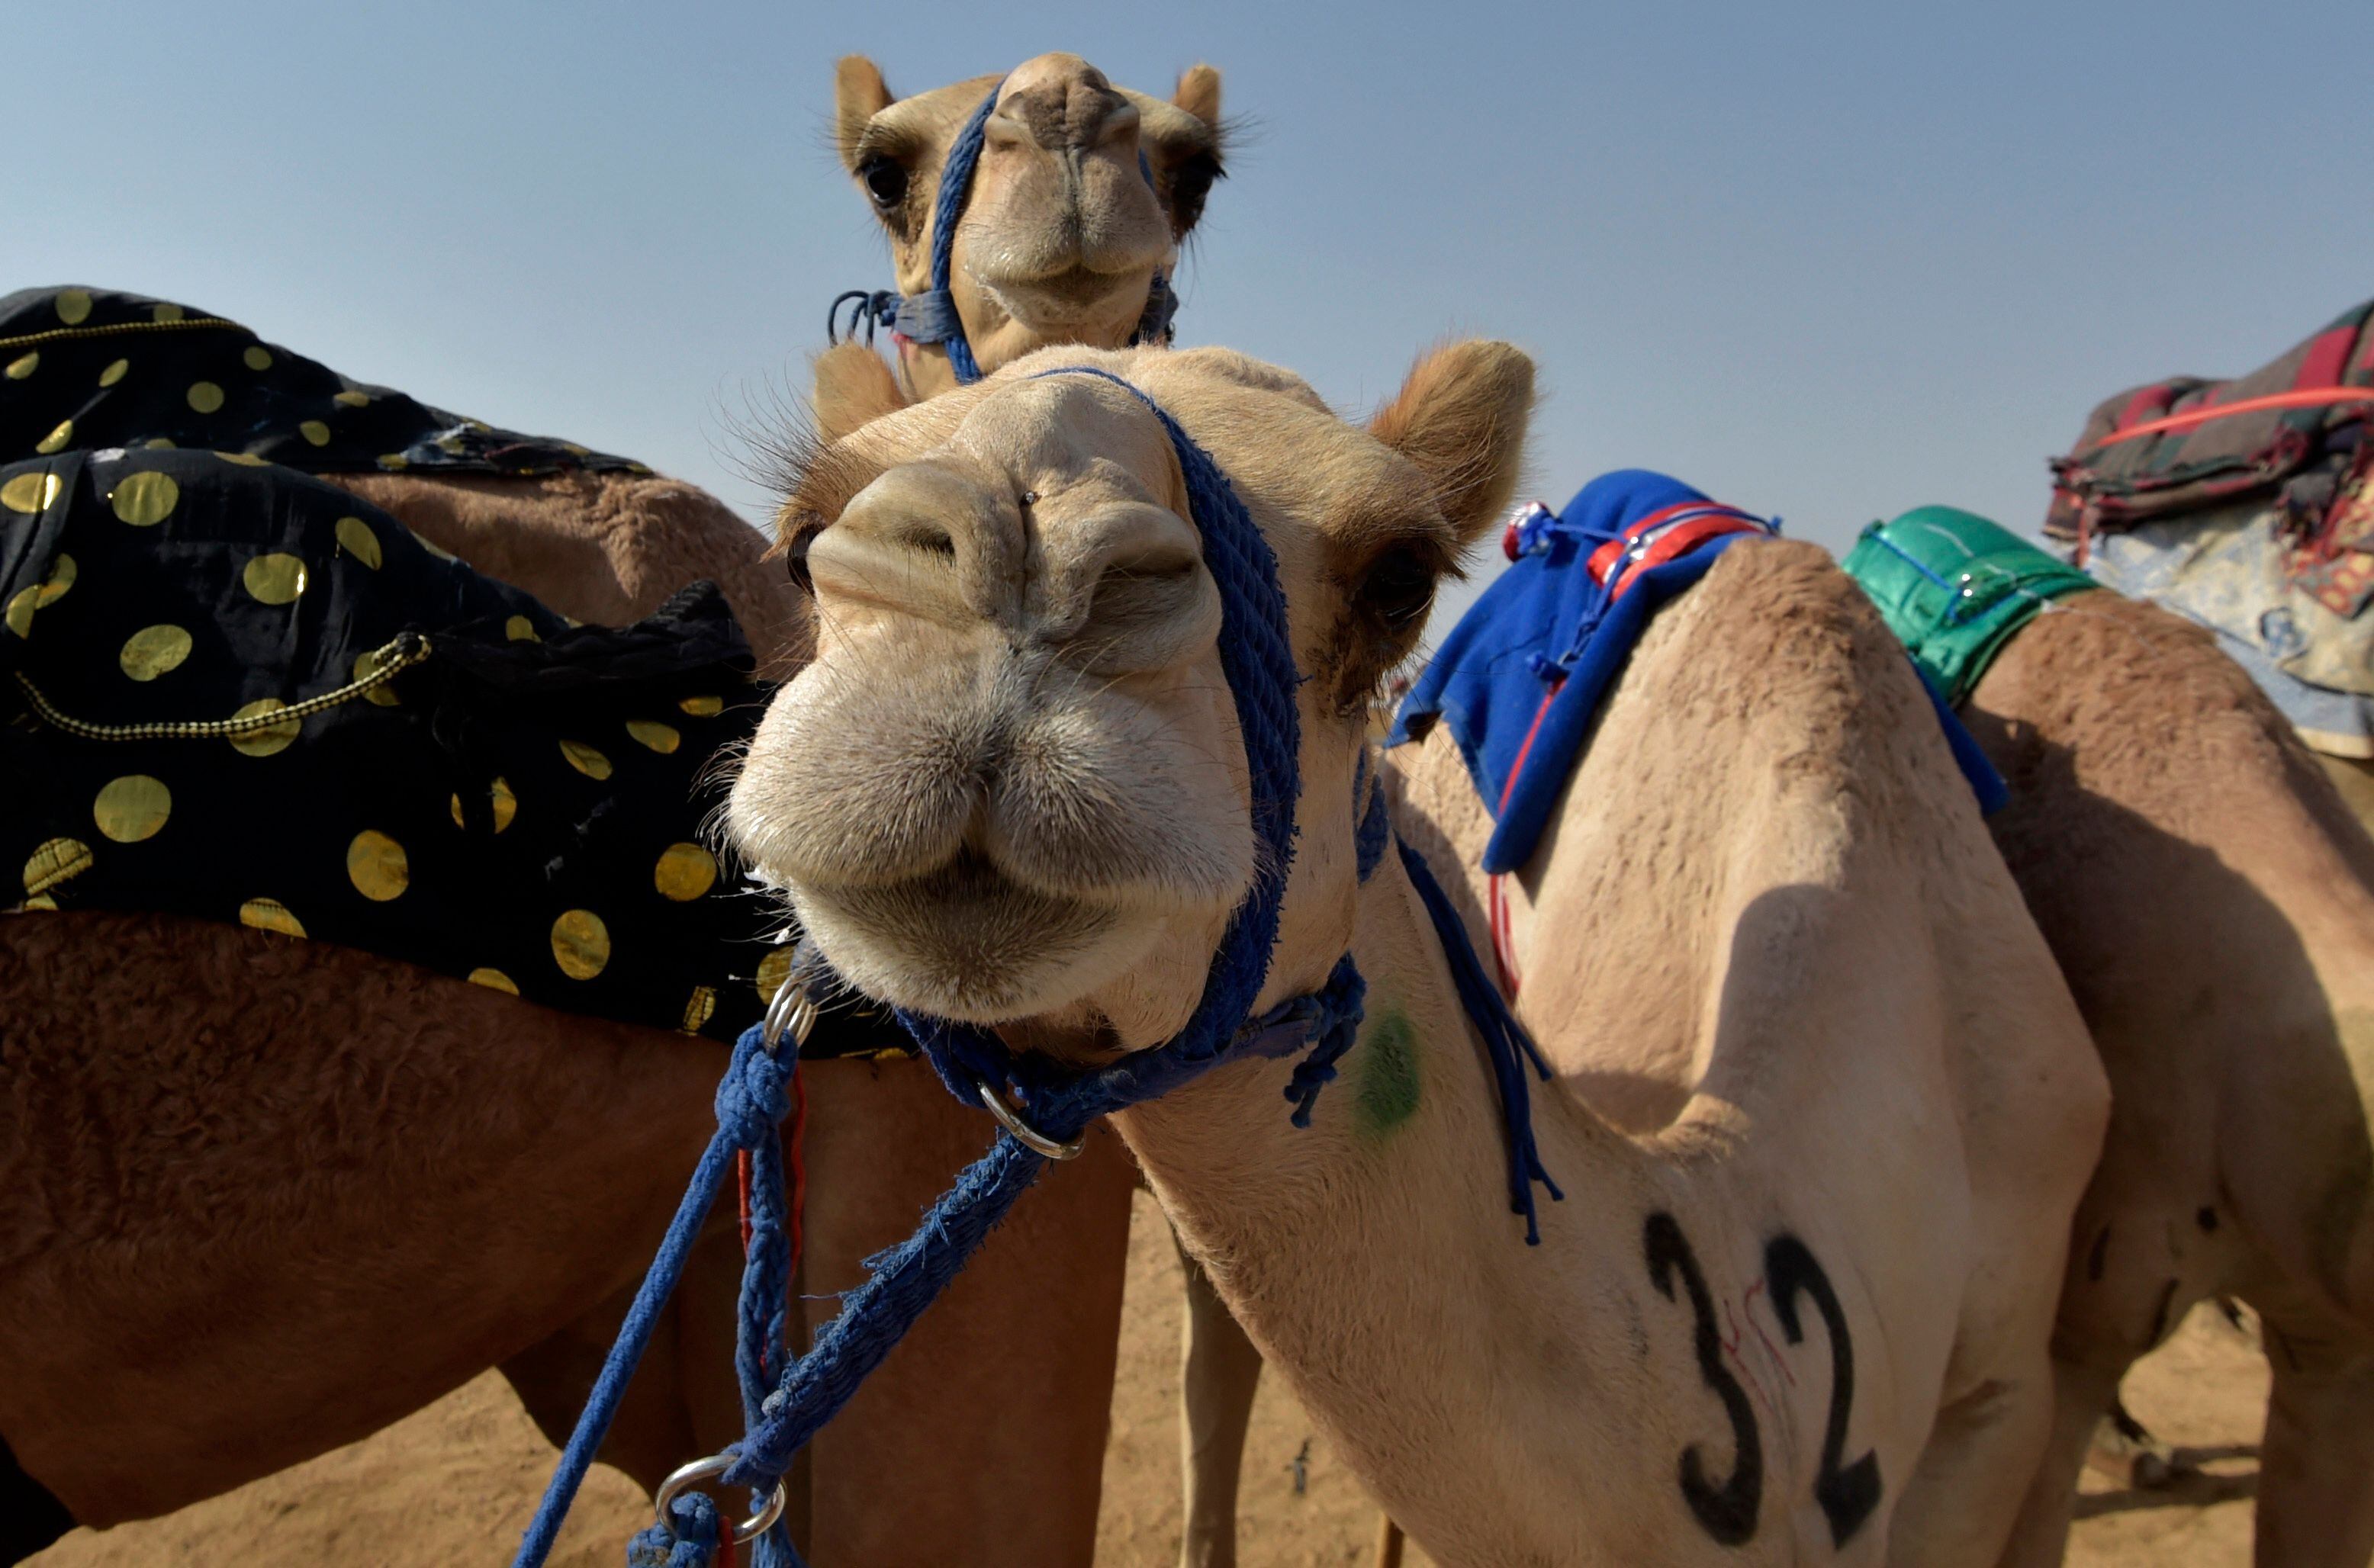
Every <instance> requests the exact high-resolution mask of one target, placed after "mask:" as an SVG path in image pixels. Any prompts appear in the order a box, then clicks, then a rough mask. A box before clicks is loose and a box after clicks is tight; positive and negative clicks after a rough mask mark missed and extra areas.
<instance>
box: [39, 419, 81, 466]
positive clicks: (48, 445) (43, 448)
mask: <svg viewBox="0 0 2374 1568" xmlns="http://www.w3.org/2000/svg"><path fill="white" fill-rule="evenodd" d="M73 439H74V421H73V420H71V419H61V420H59V421H58V427H57V428H56V429H54V430H53V431H51V432H50V433H49V434H48V435H46V436H43V437H42V438H41V439H40V440H38V441H35V442H34V443H33V450H34V451H37V452H39V453H41V455H42V456H43V457H47V456H49V455H50V454H51V453H52V452H56V451H65V450H66V443H67V442H68V441H71V440H73Z"/></svg>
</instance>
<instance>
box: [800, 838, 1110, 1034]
mask: <svg viewBox="0 0 2374 1568" xmlns="http://www.w3.org/2000/svg"><path fill="white" fill-rule="evenodd" d="M798 903H799V906H800V912H801V915H802V917H803V919H804V922H805V924H806V925H807V926H808V928H809V929H810V930H811V931H813V932H814V933H815V934H816V935H817V937H818V938H819V940H821V941H822V942H824V943H825V947H826V952H827V956H829V957H832V958H833V959H834V961H835V963H836V965H838V966H840V967H842V968H843V970H844V972H847V973H850V977H851V978H852V979H855V980H858V981H859V983H860V986H861V989H875V990H876V994H886V995H887V993H886V992H883V991H881V990H878V989H876V988H874V987H868V986H865V985H864V977H866V976H869V975H874V974H875V973H876V965H871V964H867V963H865V962H864V956H865V954H868V953H869V952H872V951H887V952H891V953H896V954H898V959H897V962H896V964H895V965H881V966H880V968H879V977H881V978H884V979H891V978H894V977H895V978H896V980H897V981H898V984H897V989H898V991H899V992H900V993H903V994H899V995H887V1000H894V1001H897V1002H899V1004H900V1005H902V1006H908V1007H914V1008H918V1009H921V1010H923V1011H926V1012H938V1013H942V1014H944V1015H946V1016H950V1017H966V1018H974V1019H980V1020H984V1021H985V1020H989V1019H993V1018H995V1017H997V1016H999V1015H1001V1014H1004V1013H1006V1012H1008V1010H1009V1008H1010V1006H1011V1004H1012V1002H1013V1000H1015V999H1016V998H1017V997H1021V996H1027V995H1029V994H1032V993H1033V992H1034V991H1037V990H1040V989H1043V988H1044V987H1045V985H1046V984H1047V979H1048V977H1049V975H1050V973H1051V972H1053V971H1062V970H1064V969H1066V968H1068V967H1070V966H1072V965H1075V964H1076V963H1077V962H1078V961H1079V960H1080V959H1081V958H1082V957H1083V956H1084V955H1086V954H1089V953H1091V952H1092V951H1093V950H1095V949H1096V948H1097V947H1098V946H1099V943H1100V942H1102V941H1104V940H1105V939H1106V938H1107V937H1109V936H1110V935H1111V932H1112V928H1113V924H1114V921H1115V919H1117V916H1116V915H1115V914H1114V913H1113V912H1112V911H1110V910H1106V909H1101V908H1099V907H1096V906H1094V905H1091V904H1088V903H1087V902H1085V901H1083V900H1081V899H1078V898H1075V897H1071V896H1068V895H1064V894H1056V893H1044V892H1040V891H1039V890H1037V889H1033V888H1028V887H1024V886H1022V885H1021V884H1019V883H1015V882H1013V881H1011V880H1010V879H1008V878H1007V877H1005V875H1003V874H1002V873H1000V872H998V871H997V869H996V868H995V867H994V866H993V865H991V864H990V863H989V862H988V861H987V860H983V859H981V858H980V857H979V856H976V855H972V854H970V853H967V854H963V855H959V856H958V857H957V858H956V859H955V860H951V861H950V862H948V863H947V864H946V865H945V866H942V867H941V868H939V869H938V870H936V871H934V872H927V873H926V874H924V875H923V876H919V877H914V878H911V879H910V880H908V881H905V882H901V883H895V884H892V885H890V886H887V887H852V888H817V887H813V886H811V887H805V888H803V889H802V890H801V892H800V896H799V899H798ZM836 949H839V950H840V952H839V953H836V952H835V950H836ZM844 960H846V961H844Z"/></svg>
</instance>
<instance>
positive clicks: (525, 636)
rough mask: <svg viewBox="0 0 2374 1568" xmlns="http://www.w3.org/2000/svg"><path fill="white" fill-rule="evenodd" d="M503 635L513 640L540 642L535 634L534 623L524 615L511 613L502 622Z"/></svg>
mask: <svg viewBox="0 0 2374 1568" xmlns="http://www.w3.org/2000/svg"><path fill="white" fill-rule="evenodd" d="M503 636H504V637H506V638H510V639H511V641H513V642H542V641H543V640H544V638H540V637H538V636H536V635H535V622H534V621H531V620H529V619H528V618H527V617H526V616H525V615H513V616H512V617H511V619H510V620H508V621H505V622H504V623H503Z"/></svg>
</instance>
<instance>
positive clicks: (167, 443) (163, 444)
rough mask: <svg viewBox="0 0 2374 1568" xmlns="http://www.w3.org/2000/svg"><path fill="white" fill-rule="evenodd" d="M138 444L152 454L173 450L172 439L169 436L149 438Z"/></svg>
mask: <svg viewBox="0 0 2374 1568" xmlns="http://www.w3.org/2000/svg"><path fill="white" fill-rule="evenodd" d="M140 444H141V445H142V446H144V447H147V449H148V450H149V451H152V452H165V451H172V450H173V438H172V437H170V436H151V437H149V438H148V439H147V440H145V441H143V442H141V443H140Z"/></svg>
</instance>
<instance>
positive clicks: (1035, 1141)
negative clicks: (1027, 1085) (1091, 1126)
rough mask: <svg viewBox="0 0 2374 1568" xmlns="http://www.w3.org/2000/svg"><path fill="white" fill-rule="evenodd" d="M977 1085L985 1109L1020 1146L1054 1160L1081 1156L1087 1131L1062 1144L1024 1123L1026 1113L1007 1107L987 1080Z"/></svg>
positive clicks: (979, 1081)
mask: <svg viewBox="0 0 2374 1568" xmlns="http://www.w3.org/2000/svg"><path fill="white" fill-rule="evenodd" d="M973 1082H974V1084H975V1086H976V1087H978V1088H979V1089H980V1091H981V1109H982V1110H985V1111H987V1112H988V1113H989V1114H990V1115H991V1116H993V1117H996V1118H997V1125H998V1126H1000V1127H1002V1128H1004V1129H1005V1130H1006V1131H1008V1132H1010V1133H1012V1134H1014V1141H1016V1142H1017V1143H1019V1144H1021V1145H1022V1146H1023V1147H1024V1148H1025V1149H1028V1150H1029V1151H1030V1152H1031V1153H1034V1154H1044V1155H1045V1156H1047V1158H1049V1159H1051V1160H1072V1159H1077V1158H1078V1157H1079V1153H1080V1149H1081V1146H1082V1144H1083V1142H1084V1141H1086V1140H1087V1133H1086V1132H1083V1133H1081V1134H1080V1135H1079V1137H1077V1138H1075V1139H1073V1140H1072V1141H1070V1142H1069V1143H1058V1142H1056V1141H1054V1140H1053V1139H1052V1138H1050V1137H1048V1136H1047V1135H1046V1134H1045V1133H1043V1132H1041V1131H1040V1130H1039V1129H1037V1128H1035V1127H1033V1126H1031V1125H1030V1124H1029V1123H1028V1122H1027V1121H1024V1120H1023V1119H1022V1113H1021V1112H1019V1111H1017V1110H1016V1109H1015V1108H1014V1107H1013V1106H1009V1105H1007V1104H1006V1103H1005V1096H1004V1095H1002V1094H999V1093H998V1092H997V1091H996V1090H994V1089H993V1088H991V1087H990V1086H989V1084H988V1082H986V1081H984V1080H981V1079H975V1080H974V1081H973Z"/></svg>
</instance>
